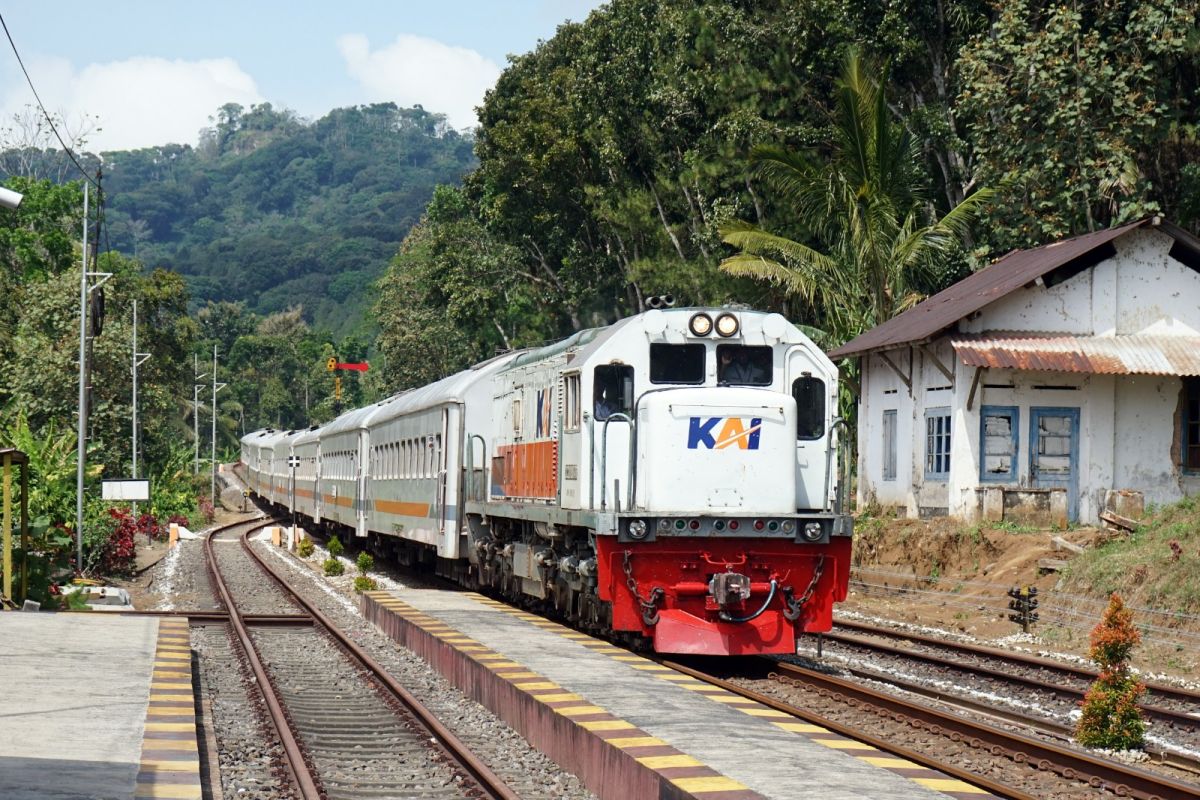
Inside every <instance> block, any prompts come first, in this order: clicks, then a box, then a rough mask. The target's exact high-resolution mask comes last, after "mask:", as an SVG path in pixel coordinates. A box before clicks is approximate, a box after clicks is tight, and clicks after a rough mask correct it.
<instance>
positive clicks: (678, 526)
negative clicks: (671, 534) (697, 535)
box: [675, 519, 687, 531]
mask: <svg viewBox="0 0 1200 800" xmlns="http://www.w3.org/2000/svg"><path fill="white" fill-rule="evenodd" d="M686 524H687V523H686V522H684V521H683V520H681V519H677V520H675V530H677V531H681V530H683V526H684V525H686Z"/></svg>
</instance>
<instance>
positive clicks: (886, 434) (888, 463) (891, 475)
mask: <svg viewBox="0 0 1200 800" xmlns="http://www.w3.org/2000/svg"><path fill="white" fill-rule="evenodd" d="M883 479H884V480H885V481H894V480H896V410H895V409H889V410H887V411H884V412H883Z"/></svg>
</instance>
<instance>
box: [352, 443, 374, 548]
mask: <svg viewBox="0 0 1200 800" xmlns="http://www.w3.org/2000/svg"><path fill="white" fill-rule="evenodd" d="M370 463H371V459H370V458H369V457H368V455H367V432H366V431H359V433H358V464H357V466H358V481H357V482H356V486H355V487H354V490H355V494H356V496H355V498H354V508H355V509H356V510H355V526H354V533H355V535H356V536H366V535H367V503H368V500H367V479H368V474H367V473H368V472H369V465H370Z"/></svg>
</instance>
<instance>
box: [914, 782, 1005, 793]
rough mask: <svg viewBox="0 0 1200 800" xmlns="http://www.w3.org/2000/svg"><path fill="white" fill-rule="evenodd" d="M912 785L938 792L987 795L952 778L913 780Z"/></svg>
mask: <svg viewBox="0 0 1200 800" xmlns="http://www.w3.org/2000/svg"><path fill="white" fill-rule="evenodd" d="M913 782H914V783H919V784H921V785H922V786H925V787H928V788H930V789H934V790H936V791H939V792H955V793H957V794H963V793H966V794H987V792H986V791H984V790H983V789H980V788H979V787H978V786H971V785H970V784H968V783H963V782H962V781H959V780H955V779H954V778H913Z"/></svg>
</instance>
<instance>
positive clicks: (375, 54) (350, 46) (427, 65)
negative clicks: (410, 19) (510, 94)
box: [337, 33, 500, 129]
mask: <svg viewBox="0 0 1200 800" xmlns="http://www.w3.org/2000/svg"><path fill="white" fill-rule="evenodd" d="M337 46H338V50H339V51H340V52H341V54H342V58H343V60H345V62H346V70H347V72H348V73H349V74H350V77H352V78H354V79H355V80H357V81H358V82H359V83H360V84H361V85H362V87H363V89H364V90H365V91H366V93H367V94H368V96H369V100H371V101H372V102H381V101H388V100H390V101H393V102H395V103H396V104H397V105H399V106H411V105H414V104H420V105H421V106H422V107H423V108H424V109H425V110H426V111H433V112H437V113H440V114H445V115H446V118H447V119H448V120H449V122H450V124H451V125H452V126H454V127H455V128H460V129H461V128H468V127H474V126H475V125H478V124H479V121H478V119H477V118H476V116H475V106H477V105H479V104H480V103H482V102H483V95H484V92H486V91H487V90H488V89H490V88H491V87H492V86H493V85H494V84H495V83H496V78H498V77H499V76H500V67H499V66H497V65H496V64H495V63H494V62H492V61H490V60H488V59H486V58H484V57H483V56H481V55H480V54H479V53H477V52H475V51H474V50H469V49H467V48H465V47H452V46H451V45H448V44H443V43H442V42H439V41H436V40H434V39H426V38H424V37H421V36H412V35H409V34H402V35H400V36H399V37H398V38H397V39H396V41H394V42H392V43H391V44H389V45H385V46H384V47H381V48H379V49H378V50H372V49H371V44H370V42H369V41H368V40H367V37H366V36H364V35H362V34H358V33H354V34H347V35H345V36H341V37H339V38H338V40H337Z"/></svg>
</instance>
